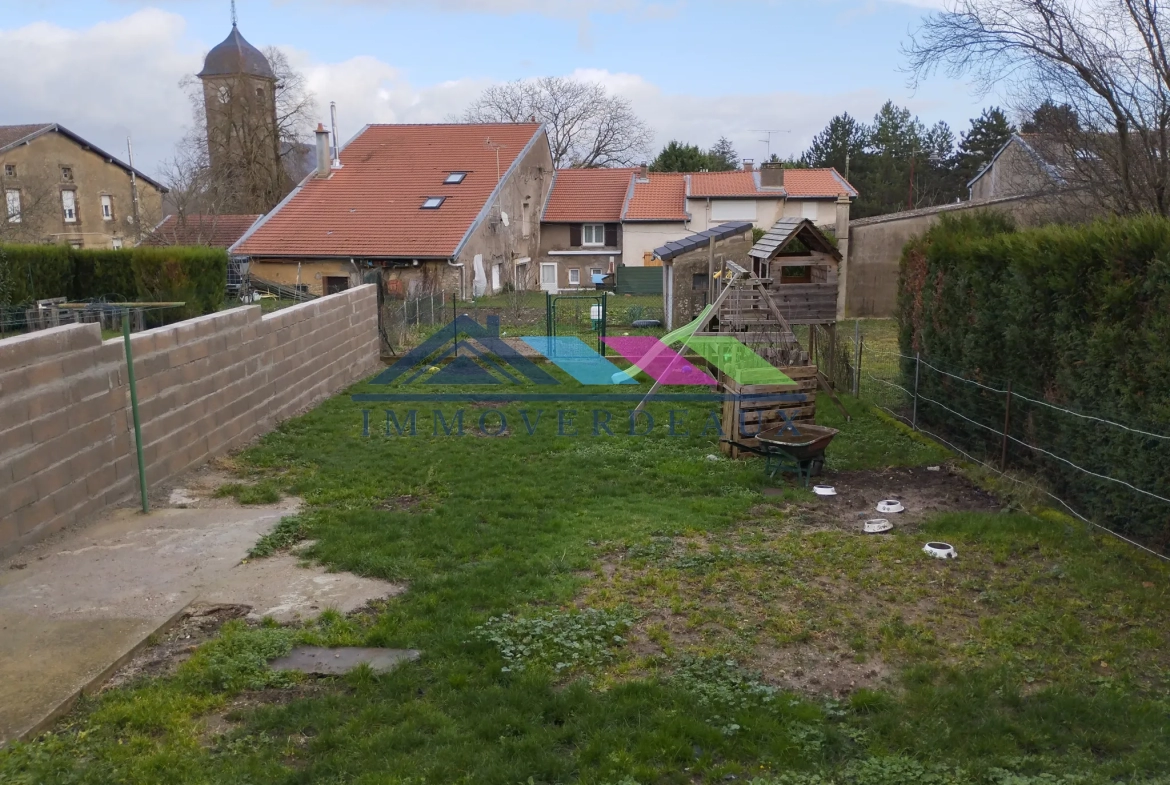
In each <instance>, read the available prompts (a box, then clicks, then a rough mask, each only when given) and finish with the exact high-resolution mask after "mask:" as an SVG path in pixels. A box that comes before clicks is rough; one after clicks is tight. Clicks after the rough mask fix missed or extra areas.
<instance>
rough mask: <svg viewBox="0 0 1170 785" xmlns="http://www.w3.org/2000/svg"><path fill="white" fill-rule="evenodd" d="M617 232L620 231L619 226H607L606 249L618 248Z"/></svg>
mask: <svg viewBox="0 0 1170 785" xmlns="http://www.w3.org/2000/svg"><path fill="white" fill-rule="evenodd" d="M617 230H618V225H617V224H606V225H605V247H606V248H617V243H618V241H617Z"/></svg>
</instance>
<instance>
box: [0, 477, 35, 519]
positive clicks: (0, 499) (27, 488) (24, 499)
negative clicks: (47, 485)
mask: <svg viewBox="0 0 1170 785" xmlns="http://www.w3.org/2000/svg"><path fill="white" fill-rule="evenodd" d="M38 498H40V496H39V495H38V494H37V487H36V478H34V477H26V478H25V479H23V480H21V481H20V482H15V483H12V484H11V485H9V486H8V487H7V488H6V489H5V491H4V493H2V494H0V518H6V517H8V516H10V515H12V513H14V512H16V511H17V510H19V509H20V508H22V507H27V506H28V505H30V504H32V503H33V502H35V501H36V500H37V499H38Z"/></svg>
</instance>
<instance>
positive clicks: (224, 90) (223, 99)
mask: <svg viewBox="0 0 1170 785" xmlns="http://www.w3.org/2000/svg"><path fill="white" fill-rule="evenodd" d="M218 95H219V102H220V103H221V104H226V103H227V102H228V101H230V100H232V91H231V90H229V89H228V86H227V85H224V86H223V87H221V88H219V93H218Z"/></svg>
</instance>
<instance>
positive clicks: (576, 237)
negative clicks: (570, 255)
mask: <svg viewBox="0 0 1170 785" xmlns="http://www.w3.org/2000/svg"><path fill="white" fill-rule="evenodd" d="M569 245H571V246H573V247H574V248H580V247H581V224H572V225H571V226H569Z"/></svg>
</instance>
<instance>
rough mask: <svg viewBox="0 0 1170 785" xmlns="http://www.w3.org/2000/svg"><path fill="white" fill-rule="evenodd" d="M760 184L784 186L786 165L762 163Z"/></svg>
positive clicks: (767, 186) (768, 186) (772, 186)
mask: <svg viewBox="0 0 1170 785" xmlns="http://www.w3.org/2000/svg"><path fill="white" fill-rule="evenodd" d="M760 185H761V186H763V187H764V188H782V187H784V165H783V164H772V163H768V164H760Z"/></svg>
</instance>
